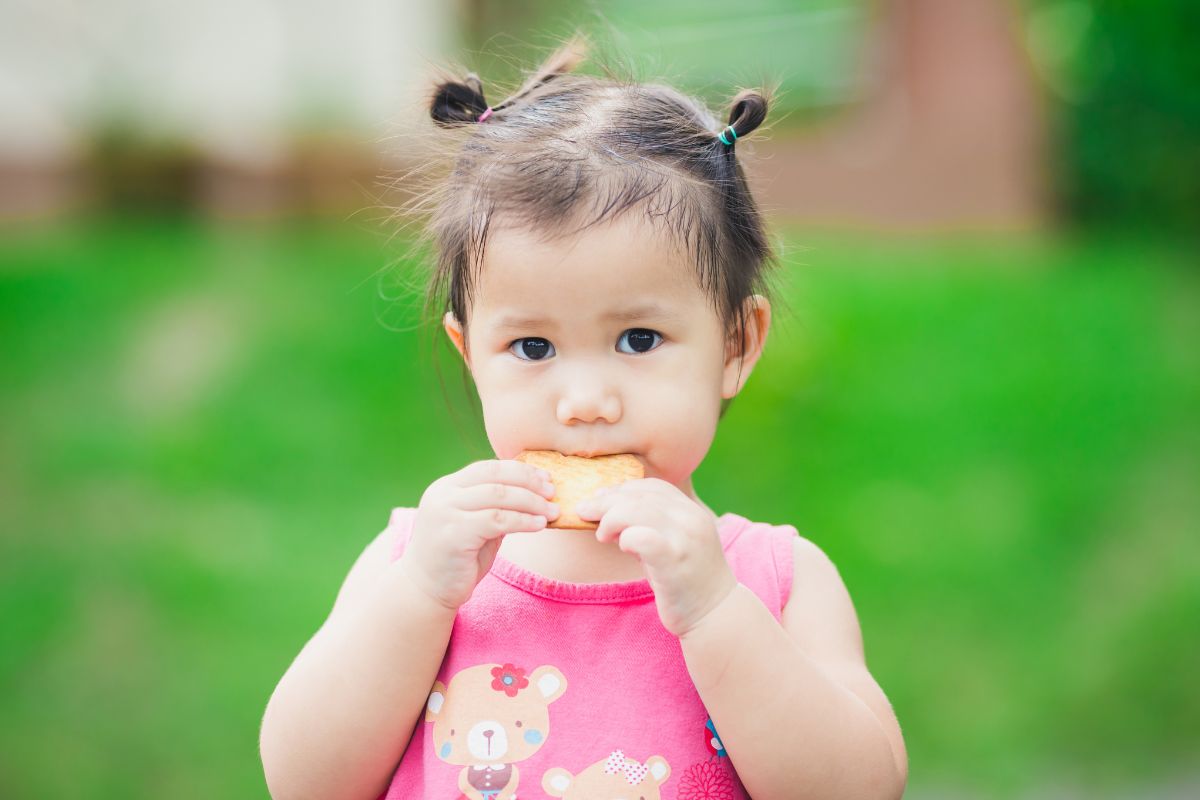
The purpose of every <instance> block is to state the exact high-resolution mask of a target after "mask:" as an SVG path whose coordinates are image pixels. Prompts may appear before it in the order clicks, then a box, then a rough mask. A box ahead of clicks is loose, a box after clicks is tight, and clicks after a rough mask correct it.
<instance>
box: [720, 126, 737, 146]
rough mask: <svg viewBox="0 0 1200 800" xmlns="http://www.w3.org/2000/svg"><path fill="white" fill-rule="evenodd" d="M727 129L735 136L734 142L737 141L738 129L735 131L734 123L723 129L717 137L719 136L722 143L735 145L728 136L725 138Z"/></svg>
mask: <svg viewBox="0 0 1200 800" xmlns="http://www.w3.org/2000/svg"><path fill="white" fill-rule="evenodd" d="M726 131H728V132H729V133H730V135H732V136H733V142H736V141H737V131H735V130H734V129H733V126H732V125H730V126H729V127H728V128H726V129H725V130H723V131H721V132H720V133H718V134H717V138H718V139H720V140H721V144H723V145H725V146H726V147H733V142H731V141H729V140H728V139H726V138H725V133H726Z"/></svg>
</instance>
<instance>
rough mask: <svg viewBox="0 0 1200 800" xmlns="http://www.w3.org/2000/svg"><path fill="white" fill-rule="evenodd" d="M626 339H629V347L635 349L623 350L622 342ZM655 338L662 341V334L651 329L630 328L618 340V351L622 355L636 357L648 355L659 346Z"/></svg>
mask: <svg viewBox="0 0 1200 800" xmlns="http://www.w3.org/2000/svg"><path fill="white" fill-rule="evenodd" d="M626 338H628V339H629V346H630V347H631V348H633V349H631V350H623V349H622V348H621V342H623V341H625V340H626ZM655 338H658V339H660V340H661V339H662V334H661V333H658V332H657V331H652V330H650V329H649V328H630V329H629V330H627V331H625V332H624V333H622V334H621V338H620V339H618V340H617V350H620V351H621V352H622V353H632V354H634V355H636V354H638V353H648V352H650V351H651V350H653V349H654V348H655V347H656V346H657V343H656V342H655V341H654V340H655Z"/></svg>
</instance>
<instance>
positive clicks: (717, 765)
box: [677, 760, 735, 800]
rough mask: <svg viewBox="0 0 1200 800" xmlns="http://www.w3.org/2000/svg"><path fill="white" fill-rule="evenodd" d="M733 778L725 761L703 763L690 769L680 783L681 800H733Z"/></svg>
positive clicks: (679, 796)
mask: <svg viewBox="0 0 1200 800" xmlns="http://www.w3.org/2000/svg"><path fill="white" fill-rule="evenodd" d="M734 792H735V789H734V785H733V778H732V777H731V776H730V774H729V772H728V770H727V769H726V768H725V763H724V762H723V761H716V760H714V761H702V762H700V763H699V764H693V765H692V766H690V767H688V771H687V772H685V773H684V774H683V778H682V779H680V781H679V794H678V795H677V797H678V798H679V800H733V798H734Z"/></svg>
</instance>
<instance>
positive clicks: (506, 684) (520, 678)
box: [492, 664, 529, 697]
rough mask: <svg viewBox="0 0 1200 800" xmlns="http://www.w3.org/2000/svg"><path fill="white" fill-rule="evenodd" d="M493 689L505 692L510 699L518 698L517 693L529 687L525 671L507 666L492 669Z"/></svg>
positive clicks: (510, 665)
mask: <svg viewBox="0 0 1200 800" xmlns="http://www.w3.org/2000/svg"><path fill="white" fill-rule="evenodd" d="M492 678H493V680H492V688H493V689H495V690H496V691H498V692H504V693H505V694H506V695H508V696H509V697H516V696H517V692H519V691H521V690H522V689H524V688H525V687H526V686H528V685H529V679H528V678H526V677H525V670H523V669H521V668H520V667H514V666H513V665H512V664H505V665H504V666H503V667H492Z"/></svg>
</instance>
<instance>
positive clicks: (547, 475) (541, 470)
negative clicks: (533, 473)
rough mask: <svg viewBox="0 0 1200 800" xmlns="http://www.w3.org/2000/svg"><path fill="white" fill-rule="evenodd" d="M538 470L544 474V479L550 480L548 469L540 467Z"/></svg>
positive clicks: (539, 473) (540, 473)
mask: <svg viewBox="0 0 1200 800" xmlns="http://www.w3.org/2000/svg"><path fill="white" fill-rule="evenodd" d="M537 472H538V475H541V476H542V480H544V481H548V480H550V473H549V472H546V470H544V469H539V470H538V471H537Z"/></svg>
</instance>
